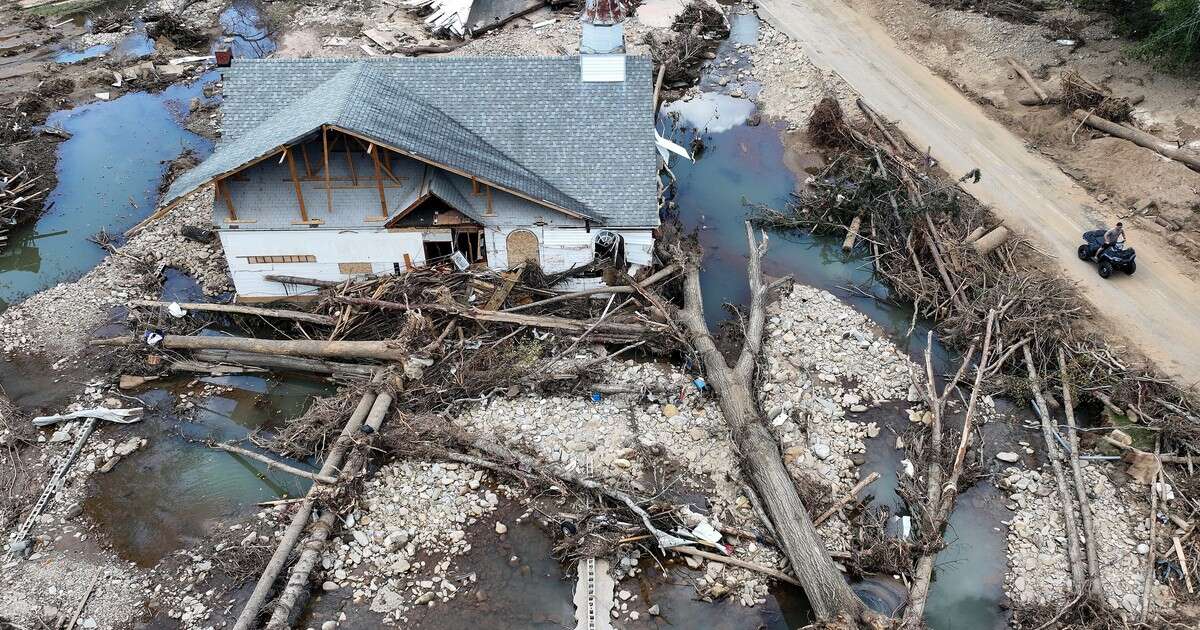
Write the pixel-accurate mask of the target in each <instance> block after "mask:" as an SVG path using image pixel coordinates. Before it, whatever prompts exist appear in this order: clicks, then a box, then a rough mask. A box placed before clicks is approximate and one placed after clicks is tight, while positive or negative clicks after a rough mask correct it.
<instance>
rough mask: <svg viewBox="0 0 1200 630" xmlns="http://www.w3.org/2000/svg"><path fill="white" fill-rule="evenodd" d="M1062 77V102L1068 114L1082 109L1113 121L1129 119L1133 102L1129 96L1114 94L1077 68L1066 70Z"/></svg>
mask: <svg viewBox="0 0 1200 630" xmlns="http://www.w3.org/2000/svg"><path fill="white" fill-rule="evenodd" d="M1061 78H1062V104H1063V108H1064V110H1065V111H1066V112H1067V113H1068V114H1070V113H1071V112H1073V111H1075V110H1077V109H1082V110H1083V111H1085V112H1090V113H1092V114H1095V115H1097V116H1100V117H1101V118H1106V119H1108V120H1111V121H1113V122H1125V121H1127V120H1129V115H1130V114H1131V113H1132V112H1133V104H1132V103H1131V102H1130V100H1129V99H1128V98H1125V97H1121V96H1113V95H1112V93H1111V92H1110V91H1109V90H1108V89H1106V88H1103V87H1101V86H1099V85H1096V84H1095V83H1092V82H1091V81H1088V80H1087V79H1085V78H1083V75H1081V74H1079V73H1078V72H1076V71H1075V70H1064V71H1063V73H1062V77H1061Z"/></svg>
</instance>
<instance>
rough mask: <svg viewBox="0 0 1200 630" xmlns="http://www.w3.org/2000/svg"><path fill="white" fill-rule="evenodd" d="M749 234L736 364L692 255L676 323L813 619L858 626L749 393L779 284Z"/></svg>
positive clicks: (857, 611) (860, 607) (850, 596)
mask: <svg viewBox="0 0 1200 630" xmlns="http://www.w3.org/2000/svg"><path fill="white" fill-rule="evenodd" d="M746 236H747V238H748V239H749V241H750V261H749V265H748V275H749V279H750V296H751V298H750V317H749V320H748V321H747V325H746V330H745V336H744V339H745V341H744V343H743V347H742V351H741V354H740V355H739V357H738V361H737V363H736V364H735V365H734V366H733V367H732V368H731V367H730V366H729V364H728V363H726V361H725V357H724V356H723V355H722V353H721V351H720V350H719V349H718V348H717V345H716V343H715V342H714V341H713V337H712V335H711V333H709V330H708V324H707V323H706V322H705V319H704V307H703V297H702V294H701V290H700V268H699V261H698V260H697V259H696V258H694V257H693V258H691V259H689V260H688V261H686V265H685V269H686V276H685V282H684V305H685V306H684V308H683V310H681V311H680V312H679V314H678V319H679V321H680V322H682V323H683V325H684V327H685V329H686V330H687V332H688V336H689V338H690V340H691V342H692V345H693V346H694V347H695V349H696V351H697V352H698V354H699V356H700V358H701V360H702V361H703V362H704V365H705V368H706V376H707V378H708V382H709V383H710V384H711V385H712V387H713V390H714V391H715V392H716V394H717V399H718V402H719V403H720V407H721V411H722V412H723V413H724V416H725V422H726V424H727V425H728V426H729V429H730V431H731V433H732V437H733V442H734V443H735V444H737V445H738V449H737V451H738V455H739V459H740V463H741V470H742V474H743V475H745V477H746V479H747V480H748V481H749V482H750V485H751V486H752V487H753V488H754V489H755V490H756V491H757V492H758V495H759V496H760V497H761V498H762V505H763V508H764V509H765V510H766V512H767V515H768V516H769V517H770V521H771V523H773V524H774V526H775V532H776V534H777V535H778V541H779V545H780V550H781V551H782V552H783V553H784V555H785V556H786V557H787V559H788V562H789V563H790V564H791V566H792V570H793V571H794V572H795V574H796V577H797V579H798V580H799V581H800V583H801V586H802V587H803V588H804V591H805V593H806V594H807V595H808V600H809V602H810V604H811V606H812V609H813V612H814V613H815V615H816V617H817V618H818V619H823V620H830V619H833V618H835V617H838V616H839V615H846V616H848V617H849V619H851V620H854V621H853V623H856V622H857V620H859V619H860V618H864V617H865V616H866V615H867V614H868V613H867V608H866V606H865V605H864V604H863V602H862V600H860V599H859V598H858V596H857V595H855V594H854V591H852V590H851V589H850V587H849V585H848V584H847V583H846V580H845V579H844V578H843V577H842V575H841V573H840V571H839V570H838V568H837V565H836V564H834V562H833V558H831V557H830V555H829V552H828V550H826V549H825V545H824V543H823V542H822V541H821V538H820V537H819V536H818V535H817V532H816V528H815V527H813V523H812V519H811V518H810V517H809V515H808V511H807V510H806V509H805V508H804V504H803V503H802V502H801V501H800V496H799V495H798V494H797V492H796V486H795V483H794V482H793V480H792V477H791V473H789V472H788V469H787V467H786V466H785V465H784V463H783V457H782V454H781V453H780V451H779V441H778V440H777V439H776V438H775V436H774V434H773V433H772V432H771V430H770V429H768V428H767V426H766V423H765V422H764V421H763V417H762V414H761V413H760V411H759V409H758V406H757V404H756V402H755V401H756V400H757V399H756V397H755V395H754V394H753V393H752V391H753V383H754V371H755V368H756V367H757V364H758V354H759V351H760V349H761V347H762V337H763V331H764V327H765V319H766V306H767V302H768V299H769V295H770V293H771V291H772V289H774V288H775V287H776V284H774V283H773V284H770V285H767V284H765V283H764V282H763V277H762V271H761V261H762V256H763V254H764V253H765V250H766V247H767V241H766V238H765V234H764V239H763V242H762V243H761V244H760V243H758V242H757V241H756V239H755V238H754V233H753V231H752V228H751V227H750V223H749V222H747V223H746Z"/></svg>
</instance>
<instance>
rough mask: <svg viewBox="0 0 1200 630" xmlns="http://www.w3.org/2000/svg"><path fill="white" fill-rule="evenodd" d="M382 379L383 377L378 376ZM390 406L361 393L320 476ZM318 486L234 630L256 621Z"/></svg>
mask: <svg viewBox="0 0 1200 630" xmlns="http://www.w3.org/2000/svg"><path fill="white" fill-rule="evenodd" d="M377 379H380V380H381V379H382V377H377ZM390 404H391V396H389V395H388V394H381V393H377V392H375V391H372V390H367V392H366V393H364V394H363V397H362V399H360V400H359V401H358V406H357V407H356V408H355V409H354V412H353V413H352V414H351V415H350V419H349V420H347V421H346V425H345V426H344V427H342V432H341V434H339V435H338V438H337V441H335V442H334V443H333V446H332V447H331V448H330V449H329V454H328V455H326V456H325V462H324V463H323V464H322V465H321V472H320V474H321V475H325V476H330V475H333V474H334V473H336V472H337V471H338V467H339V466H340V465H341V463H342V458H343V457H345V456H346V451H347V449H348V448H349V447H350V444H351V443H353V442H354V439H355V437H356V436H357V435H358V434H359V431H360V429H361V428H362V425H363V422H364V421H365V420H366V418H367V414H368V413H370V412H372V411H373V410H374V409H375V407H376V406H382V407H383V408H385V409H386V408H387V406H388V405H390ZM319 487H320V486H318V485H316V484H314V485H313V487H312V488H309V490H308V494H307V495H306V496H305V497H304V501H303V502H301V504H300V507H299V508H297V509H296V513H295V514H294V515H293V516H292V521H291V523H290V524H289V525H288V528H287V530H285V531H284V534H283V538H282V539H281V540H280V541H279V546H278V547H276V548H275V553H274V554H273V555H272V556H271V560H270V562H268V563H267V566H266V568H264V569H263V572H262V575H260V576H259V578H258V583H257V584H255V586H254V592H252V593H251V594H250V598H249V599H248V600H247V601H246V605H245V607H244V608H242V612H241V614H240V615H238V618H237V623H235V624H234V626H233V628H234V630H249V629H250V628H251V627H252V626H253V625H254V622H255V620H256V619H257V618H258V612H259V611H260V610H262V607H263V605H264V604H266V602H267V596H268V595H269V594H270V592H271V586H272V585H273V584H274V583H275V578H277V577H279V574H280V573H281V572H283V567H284V565H286V564H287V559H288V556H289V555H291V553H292V549H293V548H294V547H295V546H296V543H297V542H299V541H300V536H301V534H303V533H304V529H305V527H306V526H307V525H308V519H309V517H310V516H311V515H312V511H313V507H314V506H315V505H316V491H317V489H318V488H319Z"/></svg>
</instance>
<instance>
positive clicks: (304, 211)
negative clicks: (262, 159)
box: [283, 147, 308, 222]
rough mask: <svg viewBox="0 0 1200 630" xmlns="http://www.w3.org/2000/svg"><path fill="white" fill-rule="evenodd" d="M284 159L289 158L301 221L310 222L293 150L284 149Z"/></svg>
mask: <svg viewBox="0 0 1200 630" xmlns="http://www.w3.org/2000/svg"><path fill="white" fill-rule="evenodd" d="M283 157H285V158H287V163H288V171H289V172H290V173H291V174H292V184H293V185H295V187H296V202H297V203H299V204H300V220H301V221H305V222H307V221H308V209H306V208H305V207H304V193H303V192H302V191H301V190H300V176H299V175H297V174H296V160H295V158H293V157H292V149H291V148H290V147H284V149H283Z"/></svg>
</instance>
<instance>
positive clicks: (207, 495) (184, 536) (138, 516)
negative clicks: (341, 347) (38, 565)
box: [84, 376, 332, 567]
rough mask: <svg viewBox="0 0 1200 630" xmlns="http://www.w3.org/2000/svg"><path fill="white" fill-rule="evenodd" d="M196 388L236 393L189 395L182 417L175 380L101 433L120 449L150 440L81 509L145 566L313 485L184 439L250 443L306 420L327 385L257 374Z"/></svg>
mask: <svg viewBox="0 0 1200 630" xmlns="http://www.w3.org/2000/svg"><path fill="white" fill-rule="evenodd" d="M200 382H201V383H207V384H212V385H221V386H228V387H231V388H232V389H231V390H230V391H227V392H224V393H221V394H218V395H214V396H208V397H197V396H188V397H187V400H190V401H191V402H193V403H194V404H195V405H196V407H195V414H194V416H193V417H192V418H190V419H188V420H180V419H179V418H178V417H177V416H176V415H175V404H176V395H177V394H178V393H181V392H182V388H183V386H184V384H185V383H187V381H186V380H182V379H180V380H177V381H175V382H174V383H173V386H172V387H171V389H170V390H168V389H154V390H150V391H148V392H145V393H142V394H138V395H137V396H138V398H140V399H141V400H143V401H144V402H145V403H146V407H147V410H146V414H145V416H144V419H143V420H142V421H141V422H139V423H137V424H135V425H131V426H130V427H128V428H112V429H108V430H106V431H105V432H104V433H102V434H100V435H99V436H98V437H99V438H101V439H115V440H117V442H118V443H120V442H121V441H124V440H126V439H128V438H129V437H131V436H134V435H137V436H140V437H144V438H146V439H147V440H148V443H147V445H146V446H145V447H144V448H143V449H142V450H140V451H137V452H136V453H134V454H133V455H131V456H129V457H127V458H126V459H125V460H122V461H121V462H120V463H118V464H117V466H116V467H115V468H114V469H113V470H112V472H109V473H107V474H96V475H94V476H93V477H92V479H93V483H94V485H95V487H94V492H92V493H91V495H90V497H89V498H88V499H87V501H86V502H85V503H84V511H85V512H86V513H87V515H88V516H89V518H91V519H92V520H94V521H95V522H96V523H98V524H99V525H100V526H101V527H102V529H103V530H104V531H105V532H106V534H107V536H108V539H109V540H110V542H112V544H113V547H114V548H115V549H116V551H117V552H118V553H119V554H120V555H121V557H123V558H125V559H127V560H130V561H133V562H136V563H138V564H139V565H142V566H146V567H149V566H153V565H154V564H155V563H157V562H158V561H159V560H161V559H162V558H163V557H164V556H166V555H167V554H169V553H171V552H173V551H176V550H178V549H182V548H184V547H187V546H189V545H192V544H196V543H198V542H200V540H201V539H202V538H203V537H204V536H206V535H207V534H208V533H209V532H210V528H211V527H212V525H213V524H215V523H219V522H228V521H230V520H234V519H237V518H239V517H242V516H246V515H250V514H253V513H255V512H256V511H257V510H258V509H259V507H258V506H257V505H256V504H257V503H258V502H260V501H269V500H273V499H279V498H283V497H288V496H299V495H302V494H303V493H304V492H306V491H307V490H308V486H309V485H310V483H311V482H310V481H308V480H306V479H300V478H297V477H295V476H292V475H288V474H286V473H283V472H279V471H275V470H269V469H267V467H266V466H265V465H264V464H262V463H260V462H256V461H252V460H248V459H246V458H243V457H240V456H237V455H233V454H230V453H226V452H224V451H217V450H212V449H209V448H206V447H205V446H204V445H202V444H198V443H195V442H189V441H188V440H219V441H239V442H240V443H241V444H242V445H243V446H247V443H245V442H242V440H244V438H245V437H246V435H247V434H248V433H249V432H250V431H253V430H255V429H264V430H268V431H269V430H270V429H271V428H272V427H275V426H278V425H279V424H280V423H281V422H284V421H286V420H289V419H291V418H294V417H296V416H298V415H300V414H301V413H303V411H304V410H305V409H306V408H307V406H308V404H309V402H310V401H311V400H312V397H313V396H322V395H328V394H330V393H332V388H331V387H330V386H329V385H327V384H326V383H324V382H321V381H312V380H307V379H302V378H299V377H296V378H261V377H257V376H227V377H220V378H214V377H209V378H202V379H200ZM93 439H96V438H93ZM247 448H249V446H247ZM289 463H292V464H293V465H295V464H296V463H295V462H289ZM300 467H302V468H306V469H308V470H312V467H311V466H305V465H303V464H301V465H300Z"/></svg>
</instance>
